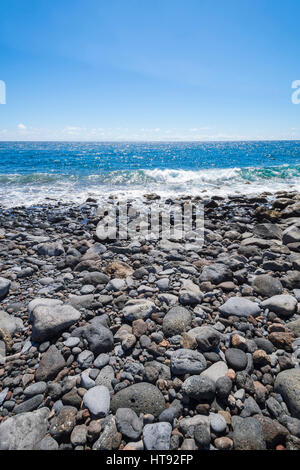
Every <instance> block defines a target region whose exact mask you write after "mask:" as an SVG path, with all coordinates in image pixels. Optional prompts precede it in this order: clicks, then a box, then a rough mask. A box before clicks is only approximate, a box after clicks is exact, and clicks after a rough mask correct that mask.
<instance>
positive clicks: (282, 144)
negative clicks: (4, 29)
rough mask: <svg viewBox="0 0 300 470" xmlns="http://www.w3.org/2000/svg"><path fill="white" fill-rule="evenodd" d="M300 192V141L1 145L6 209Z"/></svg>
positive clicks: (1, 199) (0, 188)
mask: <svg viewBox="0 0 300 470" xmlns="http://www.w3.org/2000/svg"><path fill="white" fill-rule="evenodd" d="M279 190H298V191H299V190H300V141H278V142H275V141H268V142H249V141H247V142H0V204H1V205H3V206H7V207H12V206H18V205H25V206H31V205H39V204H42V203H44V202H49V199H50V200H52V199H53V200H62V201H66V202H71V201H72V202H78V203H81V202H84V201H85V199H86V198H87V197H89V196H91V197H96V198H98V199H99V198H102V197H107V196H108V195H113V194H115V195H118V196H124V197H127V196H128V197H139V196H141V195H143V194H145V193H153V192H155V193H158V194H160V195H162V196H169V195H179V194H191V195H200V196H201V195H211V194H215V195H216V194H218V195H222V196H224V195H225V196H226V195H229V194H257V193H259V192H262V191H268V192H275V191H279Z"/></svg>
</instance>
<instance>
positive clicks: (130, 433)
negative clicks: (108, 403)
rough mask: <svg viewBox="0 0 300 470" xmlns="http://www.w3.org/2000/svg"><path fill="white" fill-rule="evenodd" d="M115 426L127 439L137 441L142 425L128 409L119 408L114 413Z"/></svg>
mask: <svg viewBox="0 0 300 470" xmlns="http://www.w3.org/2000/svg"><path fill="white" fill-rule="evenodd" d="M116 425H117V429H118V431H119V432H121V433H122V434H123V436H125V437H127V438H128V439H132V440H133V441H137V440H138V439H139V437H140V435H141V433H142V430H143V423H142V421H141V420H140V419H139V418H138V416H137V414H136V413H135V412H134V411H133V410H131V409H130V408H119V409H118V410H117V412H116Z"/></svg>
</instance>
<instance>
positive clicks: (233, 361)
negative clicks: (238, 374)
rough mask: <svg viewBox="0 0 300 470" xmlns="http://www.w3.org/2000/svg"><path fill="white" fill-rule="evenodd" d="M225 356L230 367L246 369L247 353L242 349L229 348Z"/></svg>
mask: <svg viewBox="0 0 300 470" xmlns="http://www.w3.org/2000/svg"><path fill="white" fill-rule="evenodd" d="M225 358H226V361H227V364H228V365H229V367H231V368H232V369H233V370H244V369H245V367H246V366H247V363H248V358H247V354H246V353H244V351H242V350H241V349H233V348H230V349H227V350H226V351H225Z"/></svg>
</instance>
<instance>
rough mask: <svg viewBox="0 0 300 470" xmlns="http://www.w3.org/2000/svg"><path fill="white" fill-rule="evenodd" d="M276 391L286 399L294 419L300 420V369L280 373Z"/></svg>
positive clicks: (276, 381) (275, 387)
mask: <svg viewBox="0 0 300 470" xmlns="http://www.w3.org/2000/svg"><path fill="white" fill-rule="evenodd" d="M274 389H275V392H277V393H280V395H281V396H282V398H283V399H284V401H285V403H286V404H287V406H288V409H289V410H290V413H291V415H292V417H293V418H298V419H300V369H288V370H284V371H283V372H280V373H279V374H278V375H277V377H276V380H275V385H274Z"/></svg>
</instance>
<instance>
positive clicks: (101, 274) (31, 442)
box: [0, 192, 300, 450]
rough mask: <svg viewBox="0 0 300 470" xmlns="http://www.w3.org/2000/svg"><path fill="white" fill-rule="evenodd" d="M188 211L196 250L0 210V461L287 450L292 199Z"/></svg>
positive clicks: (295, 431)
mask: <svg viewBox="0 0 300 470" xmlns="http://www.w3.org/2000/svg"><path fill="white" fill-rule="evenodd" d="M157 198H158V196H155V195H148V196H146V197H145V198H144V204H148V205H149V204H152V203H154V201H155V200H156V199H157ZM186 200H192V202H193V203H195V204H197V203H198V202H199V203H204V206H205V243H204V246H202V247H201V246H199V244H197V243H196V242H193V240H190V239H189V240H181V241H172V240H150V241H149V240H143V239H139V240H138V239H136V240H129V241H125V240H124V241H118V240H117V241H112V240H107V239H104V240H103V239H101V237H100V239H99V237H97V230H96V228H97V224H98V222H99V220H98V217H97V210H96V209H97V205H98V204H97V201H96V200H94V199H92V198H89V199H87V201H86V202H85V203H84V204H82V205H80V206H74V205H73V206H70V205H68V204H64V203H53V202H52V203H51V202H49V204H46V205H44V206H43V207H36V208H25V207H18V208H14V209H9V210H8V209H5V208H0V449H1V450H6V449H11V450H13V449H39V450H55V449H61V450H64V449H76V450H80V449H82V450H89V449H95V450H118V449H119V450H123V449H125V450H128V449H133V450H153V449H157V450H169V449H170V450H174V449H179V450H198V449H199V450H202V449H211V450H213V449H222V450H231V449H233V450H239V449H245V450H251V449H254V450H258V449H277V450H281V449H300V308H299V305H300V304H299V301H300V194H299V193H297V192H280V193H276V194H275V195H270V194H266V193H263V194H261V195H259V196H256V197H250V196H232V197H228V198H226V199H224V198H221V197H212V198H206V199H205V198H202V199H201V198H200V197H199V198H188V197H185V198H178V199H173V200H168V201H165V203H166V205H172V204H173V203H177V202H180V201H183V202H184V201H186ZM111 202H113V200H112V199H111ZM133 203H134V201H133Z"/></svg>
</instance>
